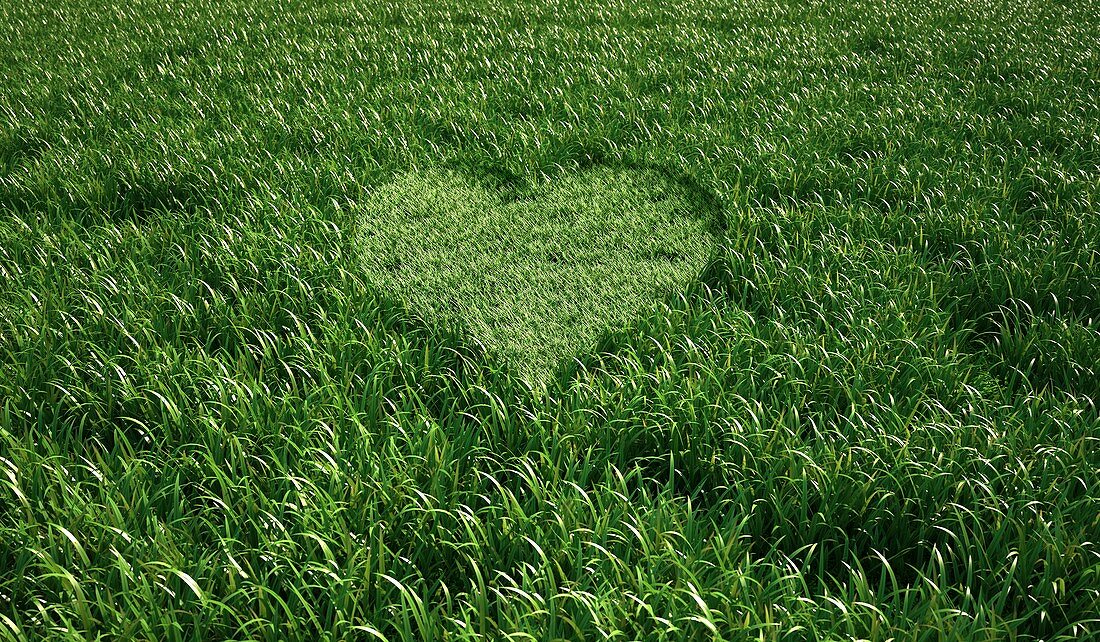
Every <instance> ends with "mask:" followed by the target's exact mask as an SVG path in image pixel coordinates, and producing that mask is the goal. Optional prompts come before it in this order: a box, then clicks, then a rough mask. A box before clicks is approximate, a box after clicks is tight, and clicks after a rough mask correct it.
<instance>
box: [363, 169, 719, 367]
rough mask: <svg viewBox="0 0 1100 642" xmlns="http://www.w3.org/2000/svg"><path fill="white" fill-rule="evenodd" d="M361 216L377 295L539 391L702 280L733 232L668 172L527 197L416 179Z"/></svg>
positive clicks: (434, 175)
mask: <svg viewBox="0 0 1100 642" xmlns="http://www.w3.org/2000/svg"><path fill="white" fill-rule="evenodd" d="M359 212H360V216H362V218H363V221H362V225H363V230H362V232H361V234H362V239H363V248H362V253H363V256H364V260H365V262H366V264H367V267H368V270H367V273H366V278H367V279H368V281H369V283H370V284H371V285H373V286H375V287H376V288H378V290H379V291H380V292H383V293H389V294H392V295H394V296H395V297H396V298H397V299H398V300H399V301H400V302H401V303H402V304H404V305H405V306H406V307H408V308H409V309H410V310H414V311H418V312H421V313H422V316H423V317H426V319H425V320H426V322H427V324H429V325H433V326H434V325H439V326H443V327H446V328H450V329H451V330H452V331H454V332H456V333H458V334H463V333H465V334H467V335H468V336H469V340H473V341H477V342H479V343H481V344H482V345H483V346H484V347H485V348H486V349H487V350H486V351H487V356H488V357H489V358H490V359H496V360H498V361H499V362H500V363H502V364H508V365H510V366H511V368H512V369H513V370H514V373H515V376H516V377H517V378H519V379H521V380H523V381H526V382H529V383H530V384H532V385H533V387H536V388H541V387H542V386H543V385H544V384H545V383H546V381H547V379H548V377H549V375H550V374H552V373H553V372H554V370H555V369H556V368H558V367H559V364H563V363H564V364H566V366H567V367H568V364H569V363H570V360H569V357H574V358H575V355H576V353H578V352H580V351H583V350H585V349H590V348H592V347H593V346H594V345H595V343H596V341H597V339H599V338H600V337H601V336H602V335H604V334H606V333H608V332H609V331H613V330H615V329H620V328H622V327H624V326H626V325H627V324H628V323H629V322H631V321H633V320H635V319H636V318H638V317H639V316H642V315H644V314H645V313H650V312H652V311H653V310H652V308H653V303H655V302H656V301H657V300H659V298H660V297H664V298H667V297H668V296H669V295H671V294H675V293H676V291H677V290H682V289H683V288H684V287H685V286H687V285H688V283H689V282H690V281H691V280H692V279H694V278H696V277H698V276H699V273H700V271H701V270H702V269H703V267H704V265H705V264H706V262H707V260H708V259H709V258H710V254H711V251H712V250H713V246H714V241H713V237H712V236H711V233H712V232H714V231H716V230H714V229H709V230H708V224H709V226H710V227H711V228H715V227H717V226H718V225H720V224H721V221H720V220H718V219H717V218H716V217H714V216H713V215H714V214H716V213H715V212H708V211H707V206H706V202H705V201H703V200H699V199H692V196H691V193H690V192H689V191H687V190H685V189H684V187H683V186H682V185H679V184H677V183H676V182H675V181H674V180H670V179H668V178H667V177H665V176H662V175H661V174H660V173H658V172H654V171H630V170H623V171H609V170H607V169H600V170H595V169H594V170H590V171H588V172H582V173H578V174H574V175H569V176H567V177H563V178H562V179H560V180H558V181H556V182H555V184H554V185H553V186H551V187H544V188H542V189H538V190H533V191H531V192H529V193H526V194H508V193H503V194H497V193H493V192H490V191H487V190H486V189H485V188H484V187H482V186H481V185H477V184H476V183H474V182H471V181H470V180H469V179H468V178H466V177H463V176H460V175H456V174H454V173H447V172H429V173H425V174H411V175H406V176H403V177H402V178H401V179H400V180H398V181H395V182H394V183H392V184H389V185H386V186H385V187H382V188H380V189H378V190H377V191H376V192H375V193H374V194H373V195H372V197H371V199H370V201H369V202H367V203H365V204H364V205H362V206H361V207H360V208H359Z"/></svg>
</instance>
